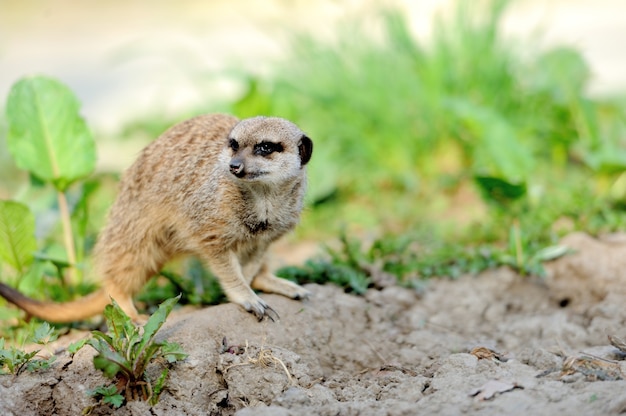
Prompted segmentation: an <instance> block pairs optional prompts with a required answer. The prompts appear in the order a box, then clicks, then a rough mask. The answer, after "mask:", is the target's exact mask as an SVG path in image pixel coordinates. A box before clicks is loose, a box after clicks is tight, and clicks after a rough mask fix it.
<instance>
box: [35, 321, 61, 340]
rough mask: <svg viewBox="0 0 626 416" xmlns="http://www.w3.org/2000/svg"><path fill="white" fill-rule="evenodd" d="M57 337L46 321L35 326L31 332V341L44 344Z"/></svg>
mask: <svg viewBox="0 0 626 416" xmlns="http://www.w3.org/2000/svg"><path fill="white" fill-rule="evenodd" d="M58 337H59V335H58V334H55V333H54V328H53V327H51V326H50V324H49V323H48V322H44V323H42V324H41V325H39V326H37V328H36V329H35V333H34V334H33V342H34V343H36V344H40V345H45V344H47V343H49V342H52V341H54V340H56V339H57V338H58Z"/></svg>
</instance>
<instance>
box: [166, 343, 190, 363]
mask: <svg viewBox="0 0 626 416" xmlns="http://www.w3.org/2000/svg"><path fill="white" fill-rule="evenodd" d="M161 355H162V356H163V357H165V359H166V360H167V362H168V363H175V362H176V361H178V360H184V359H185V358H187V357H188V356H189V354H187V353H185V351H183V348H182V347H181V346H180V344H178V343H176V342H168V341H163V342H162V343H161Z"/></svg>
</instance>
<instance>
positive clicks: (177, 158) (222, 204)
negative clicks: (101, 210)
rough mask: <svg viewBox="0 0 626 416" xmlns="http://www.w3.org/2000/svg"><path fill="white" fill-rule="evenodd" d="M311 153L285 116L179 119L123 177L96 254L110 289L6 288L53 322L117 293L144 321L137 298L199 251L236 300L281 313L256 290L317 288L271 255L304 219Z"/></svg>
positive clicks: (1, 291) (88, 310) (296, 293)
mask: <svg viewBox="0 0 626 416" xmlns="http://www.w3.org/2000/svg"><path fill="white" fill-rule="evenodd" d="M268 142H271V143H270V144H272V143H278V144H279V145H280V147H279V148H278V149H279V150H277V151H274V152H271V153H270V154H259V152H261V151H262V150H259V149H260V148H259V144H260V143H268ZM233 143H235V144H233ZM311 153H312V142H311V141H310V139H309V138H308V137H306V135H305V134H304V133H302V132H301V131H300V130H299V129H298V128H297V127H296V126H295V125H294V124H293V123H291V122H289V121H287V120H283V119H279V118H271V117H255V118H251V119H246V120H242V121H238V120H237V119H236V118H234V117H232V116H227V115H205V116H199V117H196V118H193V119H191V120H187V121H185V122H182V123H180V124H178V125H175V126H174V127H172V128H171V129H169V130H168V131H167V132H165V133H164V134H163V135H162V136H161V137H160V138H159V139H158V140H156V141H154V142H153V143H152V144H150V145H149V146H147V147H146V148H145V149H144V150H143V152H142V153H141V154H140V156H139V158H138V159H137V161H136V162H135V163H134V164H133V165H132V166H131V167H130V168H129V169H128V171H127V173H126V175H125V177H124V179H123V180H122V182H121V189H120V192H119V196H118V198H117V200H116V201H115V203H114V205H113V207H112V209H111V212H110V214H109V220H108V223H107V225H106V227H105V229H104V230H103V232H102V233H101V235H100V238H99V240H98V243H97V245H96V247H95V252H94V266H95V272H96V273H97V275H98V276H100V277H101V278H102V281H103V284H102V289H100V290H99V291H97V292H95V293H92V294H91V295H89V296H86V297H84V298H81V299H78V300H76V301H73V302H68V303H61V304H56V303H51V302H37V301H34V300H32V299H29V298H27V297H25V296H23V295H21V294H20V293H19V292H17V291H16V290H14V289H12V288H9V287H8V286H6V285H2V284H0V295H2V296H3V297H5V298H6V299H7V300H9V301H10V302H12V303H14V304H16V305H17V306H19V307H20V308H22V309H24V310H25V311H26V312H27V313H29V314H30V315H33V316H36V317H39V318H41V319H44V320H48V321H52V322H70V321H75V320H81V319H85V318H87V317H90V316H93V315H97V314H98V313H101V312H102V310H103V308H104V306H105V305H106V304H108V303H109V301H110V300H109V298H110V297H111V298H113V299H115V300H116V302H117V303H118V304H119V305H120V306H121V307H122V309H123V310H124V311H125V312H126V313H127V314H128V315H129V316H131V317H132V318H133V319H135V320H137V319H138V318H139V317H138V314H137V310H136V309H135V306H134V304H133V300H132V297H133V296H134V295H135V294H136V293H137V292H138V291H139V290H140V289H141V288H142V287H143V286H144V284H145V283H146V281H147V280H148V279H149V278H150V277H151V276H153V275H155V274H157V273H158V272H159V270H160V269H161V268H162V267H163V265H164V264H165V263H166V262H167V261H168V260H170V259H172V258H173V257H175V256H178V255H181V254H194V255H197V256H199V257H200V258H201V259H202V260H204V262H205V263H206V264H207V266H209V267H210V269H211V270H212V271H213V273H214V274H215V275H216V276H217V278H218V279H219V282H220V284H221V286H222V288H223V290H224V292H225V293H226V295H227V297H228V298H229V300H230V301H232V302H235V303H238V304H240V305H241V306H243V307H244V308H245V309H246V310H248V311H250V312H252V313H254V314H255V315H256V316H257V317H258V318H259V319H262V318H263V317H264V316H269V317H270V318H272V319H273V318H275V317H276V313H275V312H274V311H273V310H272V309H271V308H270V307H269V306H267V304H266V303H265V302H264V301H263V300H262V299H261V298H259V297H258V296H257V295H256V294H255V293H254V292H253V291H252V288H255V289H259V290H263V291H266V292H274V293H279V294H282V295H285V296H288V297H292V298H296V299H298V298H303V297H306V296H308V295H309V293H308V292H307V291H306V290H305V289H303V288H302V287H300V286H298V285H296V284H293V283H291V282H289V281H287V280H283V279H279V278H277V277H275V276H274V275H273V274H271V272H270V271H269V270H268V268H267V265H266V263H265V253H266V250H267V248H268V246H269V245H270V244H271V243H272V242H273V241H275V240H276V239H278V238H279V237H280V236H282V235H283V234H285V233H286V232H287V231H289V230H291V229H292V228H293V227H295V225H296V224H297V222H298V220H299V216H300V211H301V209H302V202H303V197H304V192H305V188H306V168H305V165H306V163H307V162H308V160H309V158H310V156H311Z"/></svg>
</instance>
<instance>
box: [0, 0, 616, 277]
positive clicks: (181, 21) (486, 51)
mask: <svg viewBox="0 0 626 416" xmlns="http://www.w3.org/2000/svg"><path fill="white" fill-rule="evenodd" d="M357 3H358V4H357ZM545 3H546V2H540V1H521V0H520V1H516V2H513V1H503V0H490V1H463V0H449V1H434V0H423V1H413V2H409V1H405V2H402V1H396V2H348V3H341V2H334V1H322V2H316V3H315V5H313V4H311V3H310V2H304V1H286V0H284V1H272V2H268V3H267V4H266V3H263V6H260V3H258V2H252V1H235V2H210V4H209V2H201V1H183V2H177V3H175V5H174V3H169V2H156V3H155V2H149V1H137V2H132V3H128V2H122V1H111V2H107V3H106V5H104V4H99V5H96V4H90V5H88V6H87V5H85V4H84V3H82V2H77V1H66V2H61V3H59V4H55V6H54V7H52V6H51V5H50V4H49V3H47V2H43V1H39V2H36V1H27V2H17V1H15V2H11V1H9V2H3V3H2V7H3V9H4V10H3V13H2V17H0V19H1V21H0V34H1V35H2V36H0V65H1V66H2V67H3V71H2V74H0V92H2V94H3V96H4V97H6V92H8V89H9V87H10V85H11V84H12V83H13V82H15V81H17V79H18V78H20V77H22V76H24V75H28V74H32V73H44V74H46V75H50V76H54V77H57V78H58V79H60V80H61V81H63V82H64V83H66V84H67V85H69V86H70V88H72V90H73V91H74V92H75V93H76V94H77V96H78V97H79V99H80V100H81V101H82V102H83V104H84V114H85V116H86V119H87V122H88V123H89V125H90V126H92V129H93V131H94V136H95V138H96V143H97V147H98V153H99V162H98V169H97V172H96V174H94V175H93V177H92V178H91V179H90V180H89V181H88V182H87V183H85V184H82V185H80V187H76V189H73V190H72V189H70V190H69V191H68V194H69V195H70V201H74V207H75V208H77V209H78V208H80V209H85V210H87V209H86V208H85V204H87V202H85V201H87V199H86V198H85V195H86V194H88V195H89V198H88V207H89V209H88V211H89V221H88V222H85V224H87V225H86V230H85V236H84V238H83V239H82V240H81V241H80V247H79V249H80V250H82V251H84V252H86V253H89V250H90V249H91V247H92V246H93V241H94V240H95V236H96V234H97V232H98V230H99V229H100V227H101V226H102V224H103V221H104V218H105V215H106V211H107V209H108V207H109V206H110V204H111V202H112V199H113V198H114V195H115V184H116V182H117V178H118V175H119V173H120V172H121V171H122V170H123V169H124V168H125V167H127V166H128V165H129V164H130V163H132V161H133V160H134V158H135V156H136V154H137V152H138V151H139V149H140V148H141V147H143V146H144V145H145V144H147V143H148V142H149V141H150V140H153V139H154V138H156V137H157V136H158V135H159V134H160V133H161V132H163V131H164V130H165V129H166V128H167V127H169V126H170V125H172V124H174V123H176V122H178V121H180V120H183V119H185V118H188V117H191V116H193V115H197V114H200V113H205V112H215V111H221V112H229V113H233V114H235V115H237V116H238V117H241V118H243V117H248V116H253V115H258V114H265V115H277V116H281V117H285V118H288V119H291V120H293V121H294V122H296V123H297V124H299V125H300V126H301V128H302V129H303V130H305V131H306V132H307V133H308V134H309V135H310V136H311V137H312V138H313V140H314V142H315V152H314V157H313V160H312V162H311V164H310V167H309V176H310V192H309V195H308V205H307V209H306V212H305V214H304V216H303V220H302V225H301V227H300V228H299V229H298V230H297V231H296V233H295V234H294V236H291V237H290V239H291V240H290V241H291V242H293V241H299V242H303V241H313V242H316V243H317V242H325V243H329V244H331V246H333V247H337V244H336V242H337V241H339V243H338V244H339V247H340V248H339V249H335V250H334V251H333V250H330V258H331V259H332V264H335V265H339V266H340V267H339V269H332V270H330V269H328V268H325V267H326V266H323V267H322V266H320V263H311V262H309V263H308V264H307V267H308V269H306V268H305V269H304V271H303V270H300V269H298V270H295V269H289V270H287V271H285V272H284V273H283V274H285V275H288V276H289V277H294V278H299V279H304V280H307V276H308V280H320V279H321V280H323V278H324V276H325V278H328V277H329V275H330V276H336V275H337V274H342V273H344V272H345V273H344V278H345V276H346V273H347V275H348V277H347V278H346V279H347V281H348V283H345V284H346V285H348V286H351V287H352V289H354V290H357V289H359V288H360V289H363V287H367V285H368V284H372V281H373V280H376V278H377V277H380V276H379V275H380V273H378V274H377V272H372V268H371V266H372V265H375V266H376V270H377V271H379V272H385V273H393V274H396V275H398V276H400V277H401V278H403V279H412V278H415V277H417V278H423V277H429V276H432V275H458V274H459V273H462V272H467V271H475V270H480V269H482V268H485V267H492V266H497V265H500V264H508V265H511V266H513V267H515V268H517V269H518V270H520V271H521V272H523V273H536V274H541V268H540V263H541V262H542V261H544V260H548V259H550V258H552V257H553V256H556V255H561V254H563V252H562V251H558V250H557V251H554V250H552V251H551V248H553V246H554V244H556V243H557V242H558V239H559V237H561V236H562V235H564V234H565V233H568V232H572V231H575V230H584V231H587V232H590V233H593V234H600V233H606V232H612V231H617V230H621V229H623V227H624V223H625V221H626V211H625V209H626V176H625V175H624V172H625V169H626V134H625V124H624V122H625V112H624V109H625V106H626V98H625V96H624V94H623V92H624V91H626V58H625V57H624V56H623V54H621V51H620V49H619V48H621V47H622V46H621V45H620V41H621V40H622V39H624V30H626V24H624V23H625V22H624V19H625V18H623V17H620V16H626V6H625V5H622V4H621V3H619V2H611V1H598V2H591V1H579V2H565V1H562V2H559V1H557V2H550V4H545ZM5 12H6V13H5ZM620 31H621V32H620ZM583 35H584V36H587V38H584V37H583ZM619 55H622V56H621V57H620V56H619ZM590 57H591V58H593V60H591V61H590V60H589V58H590ZM0 120H1V121H0V198H4V199H7V198H14V199H18V200H21V201H23V202H27V203H28V205H29V206H30V207H31V209H32V210H33V211H34V212H35V214H36V218H37V234H38V237H39V238H40V239H41V240H42V241H45V243H43V245H44V246H45V247H46V248H47V250H50V251H55V250H58V246H59V244H58V240H59V239H60V237H59V235H60V233H59V224H58V221H57V220H56V219H55V216H54V215H55V212H56V209H57V208H56V206H55V199H54V195H53V194H51V193H50V192H47V191H45V190H42V189H40V188H38V187H37V186H35V185H33V183H32V181H29V180H28V179H29V178H28V176H27V175H26V174H25V173H23V172H20V171H19V170H17V169H16V168H15V166H14V164H13V162H12V159H11V158H10V157H9V155H8V154H7V151H6V145H5V140H4V134H5V131H6V129H5V124H6V123H5V121H4V119H0ZM72 196H73V199H72ZM333 244H335V245H333ZM313 252H314V251H311V250H309V251H306V250H305V253H306V254H305V255H304V258H306V257H307V256H308V255H310V254H312V253H313ZM284 257H285V259H286V262H293V261H296V262H300V261H301V260H302V258H297V257H298V256H295V255H293V256H291V255H289V254H286V255H285V256H284ZM348 269H350V270H357V271H358V272H359V273H361V275H358V276H356V277H355V276H354V275H351V274H350V273H349V272H347V271H346V270H348ZM194 270H195V269H194ZM318 275H319V276H322V277H319V276H318ZM318 277H319V279H318ZM351 279H352V280H351ZM359 279H360V280H359ZM344 280H345V279H344ZM360 289H359V290H360Z"/></svg>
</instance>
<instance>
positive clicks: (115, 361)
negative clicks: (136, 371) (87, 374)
mask: <svg viewBox="0 0 626 416" xmlns="http://www.w3.org/2000/svg"><path fill="white" fill-rule="evenodd" d="M90 345H91V346H92V347H93V344H91V343H90ZM94 348H95V349H96V350H97V351H98V352H99V354H98V355H96V356H95V357H93V365H94V367H96V369H98V370H101V371H102V372H103V373H104V375H105V376H106V377H108V378H113V377H115V376H116V375H117V374H118V373H123V374H125V375H130V374H131V373H130V371H129V370H128V368H129V365H128V362H127V361H126V360H125V359H124V357H123V356H122V355H121V354H120V353H118V352H117V351H112V350H110V349H109V348H107V347H106V346H104V345H102V344H100V345H99V346H98V347H94Z"/></svg>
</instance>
